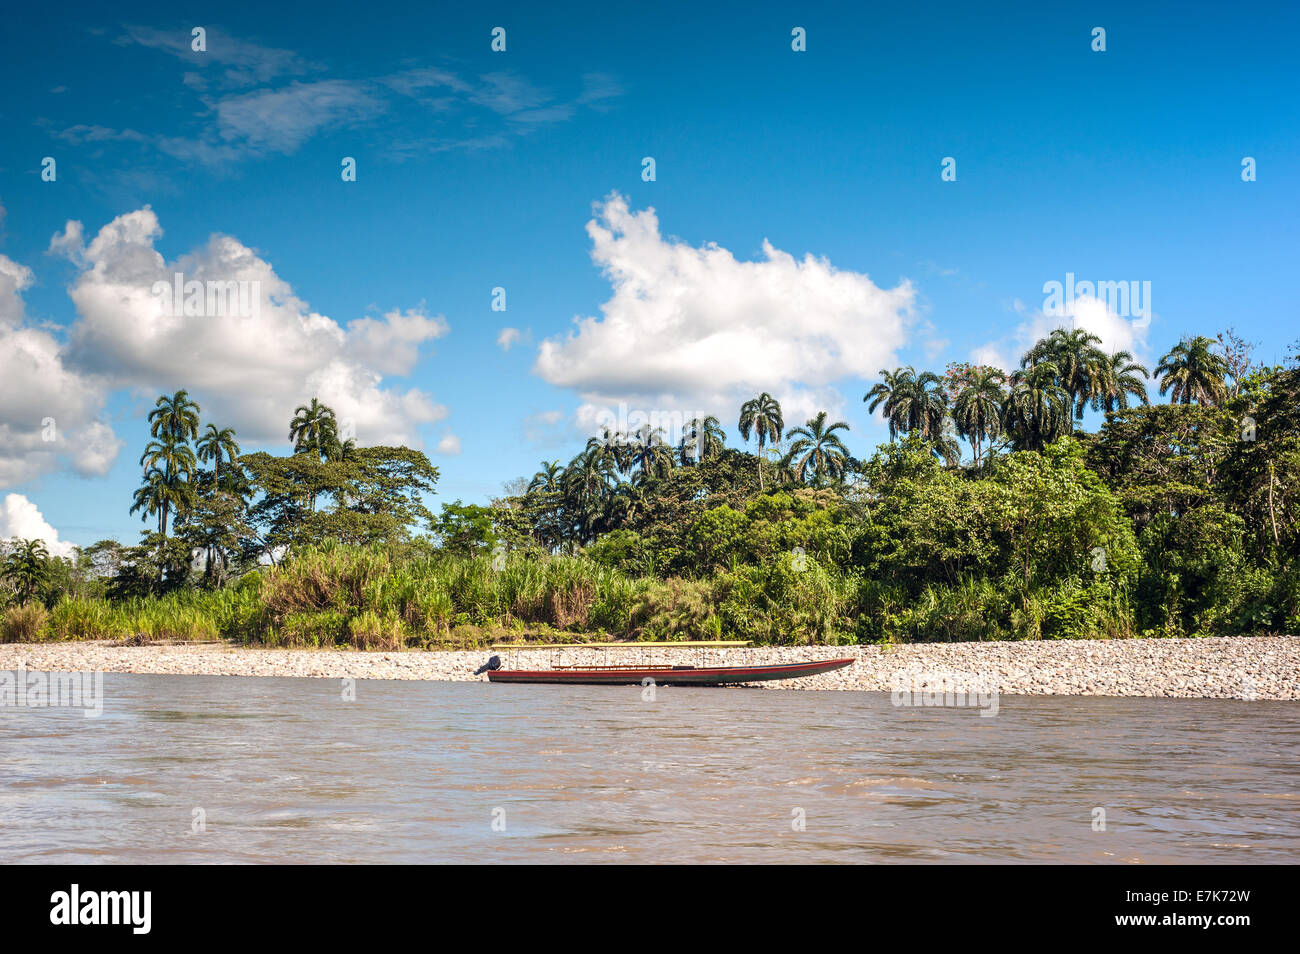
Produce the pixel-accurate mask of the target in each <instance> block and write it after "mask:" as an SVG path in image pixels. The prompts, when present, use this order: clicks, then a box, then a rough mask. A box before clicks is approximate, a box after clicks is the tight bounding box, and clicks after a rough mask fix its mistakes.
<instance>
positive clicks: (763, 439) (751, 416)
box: [738, 391, 785, 493]
mask: <svg viewBox="0 0 1300 954" xmlns="http://www.w3.org/2000/svg"><path fill="white" fill-rule="evenodd" d="M738 423H739V428H740V436H741V438H742V439H744V440H746V441H748V440H749V435H750V433H751V432H752V433H753V434H754V437H755V438H756V439H757V441H758V488H759V492H760V493H761V492H762V491H763V448H764V447H765V446H766V445H767V444H776V443H779V442H780V440H781V433H782V432H783V431H784V430H785V419H784V418H783V417H782V416H781V405H780V404H779V403H778V402H777V400H776V398H774V397H772V395H770V394H768V393H767V392H766V391H764V392H763V393H762V394H760V395H759V396H758V397H756V398H751V399H750V400H748V401H746V402H745V403H744V404H742V405H741V406H740V421H739V422H738Z"/></svg>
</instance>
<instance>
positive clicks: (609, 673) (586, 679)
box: [487, 659, 853, 686]
mask: <svg viewBox="0 0 1300 954" xmlns="http://www.w3.org/2000/svg"><path fill="white" fill-rule="evenodd" d="M851 665H853V660H852V659H822V660H816V661H814V662H803V663H786V664H783V665H779V666H699V667H696V666H681V667H667V666H650V667H646V668H644V669H640V668H636V667H633V666H626V667H624V666H617V667H614V666H611V667H609V668H600V667H592V668H590V669H576V668H575V669H531V670H529V669H522V670H510V669H497V670H495V671H492V672H489V673H488V674H487V676H488V679H489V680H490V681H492V682H524V683H548V684H557V683H558V684H563V685H571V686H632V685H638V686H639V685H641V684H642V683H643V682H644V681H645V680H647V679H653V680H654V683H655V685H658V686H726V685H734V684H735V683H741V682H765V681H767V680H770V679H799V678H801V677H803V676H816V675H819V674H820V673H823V672H831V671H833V670H835V669H843V668H844V667H845V666H851Z"/></svg>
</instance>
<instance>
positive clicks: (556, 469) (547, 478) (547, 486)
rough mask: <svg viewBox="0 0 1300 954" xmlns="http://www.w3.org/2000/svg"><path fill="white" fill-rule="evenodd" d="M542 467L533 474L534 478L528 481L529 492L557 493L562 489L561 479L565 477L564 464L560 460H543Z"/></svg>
mask: <svg viewBox="0 0 1300 954" xmlns="http://www.w3.org/2000/svg"><path fill="white" fill-rule="evenodd" d="M541 466H542V469H541V470H539V471H538V472H537V473H535V474H533V479H532V480H531V481H529V482H528V492H529V493H534V492H537V493H544V494H550V493H555V492H557V491H558V490H559V489H560V481H561V480H562V479H563V477H564V466H563V465H562V464H561V463H560V462H559V461H558V460H549V461H548V460H544V461H542V465H541Z"/></svg>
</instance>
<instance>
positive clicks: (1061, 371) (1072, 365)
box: [1020, 328, 1111, 420]
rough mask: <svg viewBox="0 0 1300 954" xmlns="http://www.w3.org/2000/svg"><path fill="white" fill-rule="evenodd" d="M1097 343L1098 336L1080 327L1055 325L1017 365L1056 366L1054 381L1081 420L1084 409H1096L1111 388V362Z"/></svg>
mask: <svg viewBox="0 0 1300 954" xmlns="http://www.w3.org/2000/svg"><path fill="white" fill-rule="evenodd" d="M1099 344H1101V338H1100V337H1098V336H1097V335H1094V334H1092V333H1091V332H1089V331H1085V330H1084V329H1082V328H1072V329H1070V330H1068V331H1067V330H1066V329H1064V328H1054V329H1052V332H1051V334H1049V335H1048V336H1047V337H1046V338H1042V339H1040V340H1039V341H1038V342H1037V343H1036V344H1035V345H1034V346H1033V347H1032V348H1030V349H1029V350H1028V351H1027V352H1025V355H1024V357H1023V358H1022V359H1021V361H1020V366H1021V367H1022V368H1030V367H1033V366H1035V365H1038V364H1050V365H1051V366H1052V367H1053V368H1055V369H1056V383H1057V384H1058V385H1059V386H1060V387H1061V389H1062V390H1064V391H1065V393H1066V394H1068V395H1069V396H1070V400H1071V402H1072V407H1073V416H1074V417H1075V418H1077V419H1079V420H1082V419H1083V412H1084V410H1085V409H1086V408H1087V407H1089V406H1091V407H1092V408H1094V409H1096V408H1098V407H1099V406H1100V404H1101V402H1102V401H1103V400H1104V399H1105V397H1106V395H1107V393H1109V391H1110V390H1111V389H1110V375H1111V361H1110V358H1109V357H1108V356H1107V355H1106V353H1105V352H1104V351H1102V350H1101V349H1100V348H1099V347H1097V346H1098V345H1099Z"/></svg>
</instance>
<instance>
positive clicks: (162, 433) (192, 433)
mask: <svg viewBox="0 0 1300 954" xmlns="http://www.w3.org/2000/svg"><path fill="white" fill-rule="evenodd" d="M149 433H150V435H152V436H153V437H157V438H161V439H165V438H168V437H171V438H173V439H175V440H177V441H188V440H193V439H194V438H196V437H198V436H199V406H198V405H197V404H195V403H194V402H193V401H191V400H190V395H189V392H188V391H185V390H184V389H182V390H180V391H177V392H176V393H175V394H173V395H172V396H171V397H168V396H167V395H165V394H164V395H162V397H160V398H158V400H157V401H156V402H155V403H154V407H153V410H152V411H150V412H149Z"/></svg>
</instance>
